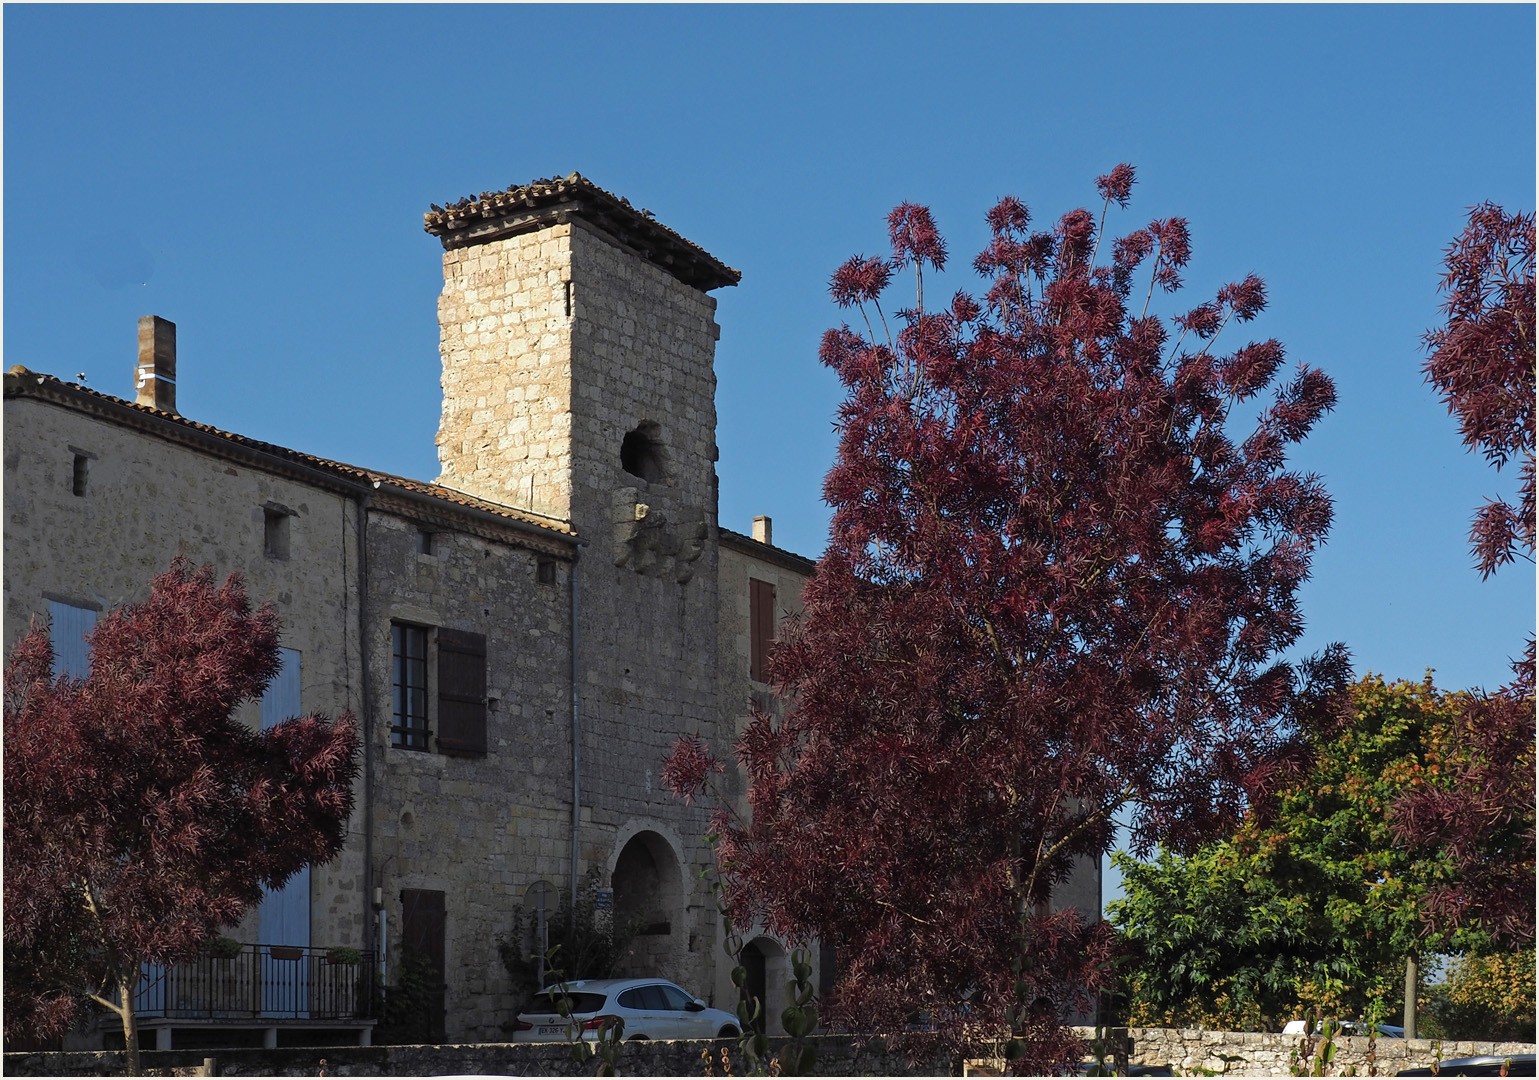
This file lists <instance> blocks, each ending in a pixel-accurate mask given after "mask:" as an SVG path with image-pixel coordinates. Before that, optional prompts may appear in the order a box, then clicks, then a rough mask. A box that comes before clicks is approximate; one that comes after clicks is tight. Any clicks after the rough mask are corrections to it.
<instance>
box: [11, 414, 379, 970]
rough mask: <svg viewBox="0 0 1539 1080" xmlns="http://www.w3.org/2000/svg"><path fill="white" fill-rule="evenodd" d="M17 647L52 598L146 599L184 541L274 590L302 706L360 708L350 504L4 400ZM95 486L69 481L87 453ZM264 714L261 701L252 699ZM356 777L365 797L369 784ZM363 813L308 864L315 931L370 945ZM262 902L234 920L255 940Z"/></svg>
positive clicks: (218, 565)
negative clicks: (282, 533) (280, 539)
mask: <svg viewBox="0 0 1539 1080" xmlns="http://www.w3.org/2000/svg"><path fill="white" fill-rule="evenodd" d="M5 427H6V439H5V512H6V522H5V541H4V544H5V548H4V562H5V586H4V588H5V609H4V610H5V642H4V645H5V649H6V651H7V652H9V650H10V649H11V647H12V646H13V645H14V644H15V643H16V640H17V639H18V638H20V637H21V635H22V634H23V633H25V631H26V629H27V626H28V623H29V620H30V619H31V617H32V616H33V615H34V614H41V615H43V616H46V615H47V613H48V601H49V600H50V599H54V600H61V601H64V602H66V603H70V604H73V605H75V606H87V607H94V608H96V609H98V612H99V614H100V613H102V612H105V611H108V610H110V609H112V608H115V607H119V606H121V605H123V604H126V603H130V602H133V601H139V600H143V599H145V598H146V597H147V596H148V595H149V586H150V580H151V578H153V577H154V576H155V575H156V574H158V573H161V572H163V571H164V570H166V569H167V567H169V566H170V564H171V560H172V558H173V557H174V556H175V555H177V554H182V555H185V556H186V557H187V558H189V559H191V560H192V561H193V562H194V563H195V564H197V565H203V564H205V563H207V564H211V565H212V566H213V568H214V572H215V574H216V577H217V578H219V579H222V578H223V577H224V575H226V574H228V573H230V572H231V571H235V570H238V571H240V572H241V573H242V574H244V575H245V578H246V590H247V595H248V596H249V597H250V598H251V600H252V602H253V603H254V604H261V603H264V602H267V601H271V602H272V603H273V605H274V606H275V607H276V608H277V611H278V615H279V618H280V619H281V620H282V623H283V637H282V643H283V645H284V646H285V647H287V648H291V649H296V650H298V651H299V653H300V655H301V668H300V670H301V691H300V700H301V706H302V707H303V709H305V710H306V711H316V712H321V713H325V714H327V715H330V716H333V717H334V716H336V715H337V714H339V713H341V712H342V711H343V710H344V709H351V710H353V711H354V712H359V711H360V676H359V647H358V624H357V619H358V603H357V596H356V578H355V571H356V562H357V558H356V555H357V538H356V516H355V512H354V506H353V503H352V501H351V500H350V499H348V498H347V497H346V496H345V495H341V494H337V493H334V492H330V491H327V490H323V489H321V488H318V487H314V486H311V485H308V484H305V483H302V482H299V481H295V480H291V479H288V478H285V477H283V476H279V475H274V474H272V473H269V472H265V471H263V470H261V469H258V468H253V467H248V466H247V465H245V464H244V463H241V464H235V463H232V462H230V461H226V460H223V459H221V458H219V457H217V456H215V455H212V454H208V453H203V452H200V451H197V450H193V449H190V448H187V447H184V446H180V445H176V444H174V443H170V442H168V441H166V440H164V439H161V438H158V437H156V436H154V435H151V434H147V433H145V432H142V431H139V430H135V429H133V428H130V427H125V426H123V425H121V424H117V423H112V422H109V421H107V420H104V419H101V418H98V417H94V416H90V415H86V414H83V413H80V412H76V411H74V410H71V409H66V408H61V407H59V406H56V405H53V404H49V403H46V402H42V401H38V400H34V399H28V398H10V399H7V400H6V402H5ZM77 452H78V453H85V454H88V455H92V456H91V457H89V458H88V461H89V468H88V478H87V483H86V492H85V494H84V495H81V496H77V495H75V494H74V493H73V490H72V472H73V464H74V456H75V454H76V453H77ZM270 503H271V504H279V505H282V506H284V507H286V508H288V509H289V510H291V511H293V514H292V516H291V517H290V518H289V522H290V551H289V557H288V558H286V559H278V558H271V557H268V556H266V555H265V554H264V544H263V507H264V504H270ZM242 716H243V718H244V719H245V720H246V722H248V723H250V724H251V725H252V726H256V725H257V723H258V722H259V712H258V709H257V706H256V703H254V702H252V703H248V704H247V705H246V706H245V708H244V710H243V713H242ZM361 788H362V784H361V782H360V785H359V799H360V803H361V798H362V790H361ZM362 830H363V815H362V814H361V813H358V814H355V815H354V816H353V819H352V820H351V821H350V822H349V832H348V838H347V844H346V848H345V850H344V852H343V853H342V855H340V856H339V857H338V858H337V859H336V860H334V861H333V862H332V863H330V864H328V865H326V866H318V867H313V868H312V870H311V878H310V889H311V941H312V943H314V944H316V945H319V946H328V945H351V946H355V947H365V948H366V947H368V943H367V942H366V941H365V940H364V936H365V935H364V928H363V919H364V912H363V905H362V903H361V899H362V898H361V893H360V891H359V880H360V878H361V875H362V870H363V855H362V849H363V840H362ZM257 921H258V920H257V915H256V913H255V912H254V911H253V912H252V913H251V914H250V915H248V917H247V919H246V921H245V922H244V923H243V924H242V925H241V927H239V928H238V929H237V930H236V931H235V933H236V934H237V936H240V937H242V938H243V939H245V940H257V937H258V936H259V928H258V926H257Z"/></svg>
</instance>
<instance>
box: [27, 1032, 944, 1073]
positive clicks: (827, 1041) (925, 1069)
mask: <svg viewBox="0 0 1539 1080" xmlns="http://www.w3.org/2000/svg"><path fill="white" fill-rule="evenodd" d="M812 1041H813V1042H815V1043H817V1044H818V1062H817V1068H816V1070H815V1073H814V1075H817V1076H948V1075H955V1074H956V1073H957V1072H958V1071H959V1070H958V1067H957V1063H956V1062H954V1061H953V1059H952V1058H951V1057H950V1056H949V1055H939V1056H936V1057H934V1058H931V1059H927V1060H922V1061H918V1062H914V1063H909V1062H907V1061H905V1060H904V1059H903V1058H902V1057H901V1056H898V1055H896V1054H892V1053H889V1052H887V1051H886V1050H885V1049H884V1048H882V1047H881V1046H880V1044H874V1045H871V1044H867V1045H862V1044H859V1043H857V1042H855V1041H853V1040H851V1039H849V1038H838V1037H832V1036H830V1037H825V1038H821V1039H814V1040H812ZM779 1043H780V1040H771V1047H770V1049H771V1052H772V1053H773V1052H775V1051H776V1050H777V1049H778V1047H779ZM723 1050H726V1051H727V1053H728V1054H729V1055H730V1056H731V1058H732V1059H734V1060H735V1058H736V1056H737V1044H736V1043H735V1042H727V1041H721V1042H714V1043H712V1042H705V1041H694V1040H689V1041H679V1042H644V1043H626V1044H625V1046H624V1048H623V1049H622V1050H621V1052H620V1054H621V1056H620V1059H619V1070H618V1071H619V1073H620V1075H622V1076H710V1075H716V1076H721V1075H724V1073H723V1070H722V1068H721V1060H722V1059H721V1053H722V1051H723ZM209 1058H212V1060H213V1063H214V1067H213V1071H212V1072H205V1071H204V1062H205V1060H206V1059H209ZM123 1059H124V1056H123V1054H122V1053H110V1052H109V1053H74V1054H6V1055H5V1075H7V1076H121V1075H123V1074H124V1063H123ZM322 1061H324V1062H325V1064H324V1065H322ZM143 1064H144V1070H145V1074H146V1075H148V1076H208V1075H212V1076H317V1075H321V1074H322V1070H323V1069H324V1075H326V1076H454V1075H502V1076H592V1075H593V1071H594V1064H595V1063H594V1062H592V1061H589V1062H586V1063H584V1064H583V1065H578V1064H577V1063H576V1062H574V1061H573V1060H572V1055H571V1051H570V1048H569V1047H568V1046H566V1045H565V1044H564V1043H547V1044H542V1045H540V1044H528V1045H515V1044H511V1043H501V1044H490V1043H489V1044H482V1045H476V1046H368V1047H350V1046H340V1047H323V1048H317V1049H290V1050H165V1051H158V1052H156V1051H151V1052H146V1053H145V1054H144V1055H143Z"/></svg>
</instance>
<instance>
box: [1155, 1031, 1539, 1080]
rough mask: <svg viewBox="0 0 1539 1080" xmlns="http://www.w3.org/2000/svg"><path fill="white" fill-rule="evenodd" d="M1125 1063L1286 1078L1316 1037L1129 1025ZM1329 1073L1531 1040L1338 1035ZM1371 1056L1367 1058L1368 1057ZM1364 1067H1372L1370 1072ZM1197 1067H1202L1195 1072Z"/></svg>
mask: <svg viewBox="0 0 1539 1080" xmlns="http://www.w3.org/2000/svg"><path fill="white" fill-rule="evenodd" d="M1128 1035H1129V1036H1130V1038H1131V1050H1130V1053H1129V1056H1128V1063H1129V1064H1130V1065H1146V1066H1148V1065H1169V1066H1171V1067H1172V1068H1173V1069H1179V1070H1180V1071H1181V1074H1184V1075H1187V1076H1196V1075H1209V1074H1219V1075H1224V1076H1287V1075H1289V1069H1290V1067H1291V1066H1292V1065H1293V1064H1294V1063H1296V1062H1297V1061H1298V1060H1299V1059H1300V1058H1301V1057H1303V1056H1305V1055H1309V1054H1312V1053H1313V1049H1312V1047H1313V1046H1315V1045H1318V1040H1314V1042H1313V1043H1307V1042H1306V1040H1305V1039H1303V1038H1301V1037H1300V1036H1297V1035H1279V1034H1275V1033H1268V1032H1238V1031H1201V1030H1196V1029H1191V1028H1184V1029H1177V1028H1130V1029H1128ZM1335 1047H1336V1055H1335V1057H1334V1059H1333V1060H1332V1064H1331V1073H1332V1074H1333V1075H1336V1076H1345V1075H1348V1072H1347V1070H1348V1069H1352V1070H1355V1072H1354V1075H1357V1076H1371V1075H1377V1076H1394V1075H1395V1074H1396V1073H1397V1072H1399V1071H1400V1070H1402V1069H1416V1068H1426V1067H1428V1066H1430V1065H1432V1064H1433V1063H1434V1062H1436V1061H1446V1060H1448V1059H1450V1058H1461V1057H1473V1056H1475V1055H1477V1054H1491V1055H1494V1056H1497V1057H1506V1056H1510V1055H1513V1054H1532V1053H1533V1052H1534V1044H1533V1043H1496V1042H1452V1041H1449V1042H1439V1041H1437V1040H1434V1039H1373V1040H1370V1039H1368V1038H1367V1037H1366V1036H1355V1035H1354V1036H1343V1037H1340V1038H1337V1039H1336V1040H1335ZM1370 1054H1371V1057H1370ZM1370 1068H1371V1069H1372V1071H1370ZM1199 1070H1206V1071H1205V1072H1200V1071H1199Z"/></svg>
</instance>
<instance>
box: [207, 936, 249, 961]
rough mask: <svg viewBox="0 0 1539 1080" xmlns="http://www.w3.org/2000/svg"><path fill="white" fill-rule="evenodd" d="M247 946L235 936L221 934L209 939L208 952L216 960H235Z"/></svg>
mask: <svg viewBox="0 0 1539 1080" xmlns="http://www.w3.org/2000/svg"><path fill="white" fill-rule="evenodd" d="M245 947H246V946H245V945H243V944H242V943H241V942H239V941H237V940H235V939H234V938H232V937H225V936H224V935H223V934H219V935H217V936H216V937H213V938H211V939H209V943H208V954H209V955H210V956H212V957H213V958H214V959H216V960H234V959H235V958H236V957H237V956H239V955H240V953H241V950H242V949H244V948H245Z"/></svg>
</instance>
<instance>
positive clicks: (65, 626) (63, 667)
mask: <svg viewBox="0 0 1539 1080" xmlns="http://www.w3.org/2000/svg"><path fill="white" fill-rule="evenodd" d="M48 616H49V618H50V619H51V620H52V626H51V627H50V629H49V639H50V641H51V642H52V644H53V677H54V678H56V679H57V678H58V677H59V676H60V675H68V676H69V677H70V678H72V679H83V678H85V677H86V676H87V675H89V674H90V673H91V647H90V646H89V645H87V644H86V640H85V636H86V635H87V634H89V633H90V632H91V629H92V627H94V626H95V625H96V612H94V611H92V610H91V609H90V608H83V607H75V606H74V605H72V604H62V603H60V602H59V601H57V600H50V601H48Z"/></svg>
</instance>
